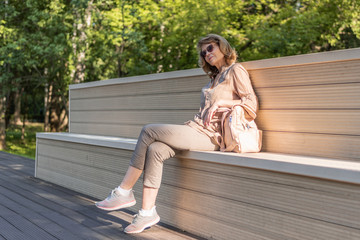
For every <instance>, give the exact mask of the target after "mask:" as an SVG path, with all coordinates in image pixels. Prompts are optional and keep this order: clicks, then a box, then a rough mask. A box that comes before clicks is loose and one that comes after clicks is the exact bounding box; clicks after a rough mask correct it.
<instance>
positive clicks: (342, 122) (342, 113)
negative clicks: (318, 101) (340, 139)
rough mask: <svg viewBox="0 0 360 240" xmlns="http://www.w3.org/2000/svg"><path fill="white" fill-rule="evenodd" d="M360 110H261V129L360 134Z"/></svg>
mask: <svg viewBox="0 0 360 240" xmlns="http://www.w3.org/2000/svg"><path fill="white" fill-rule="evenodd" d="M359 119H360V110H313V109H308V110H261V111H259V114H258V118H257V119H256V122H257V124H258V127H259V129H262V130H266V131H281V132H307V133H323V134H342V135H360V121H359Z"/></svg>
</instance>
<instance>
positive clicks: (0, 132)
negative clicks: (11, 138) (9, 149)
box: [0, 97, 6, 150]
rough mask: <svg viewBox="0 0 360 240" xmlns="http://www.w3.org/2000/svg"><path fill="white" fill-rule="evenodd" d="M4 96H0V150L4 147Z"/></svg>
mask: <svg viewBox="0 0 360 240" xmlns="http://www.w3.org/2000/svg"><path fill="white" fill-rule="evenodd" d="M5 109H6V97H1V98H0V150H4V149H6V141H5V137H6V124H5Z"/></svg>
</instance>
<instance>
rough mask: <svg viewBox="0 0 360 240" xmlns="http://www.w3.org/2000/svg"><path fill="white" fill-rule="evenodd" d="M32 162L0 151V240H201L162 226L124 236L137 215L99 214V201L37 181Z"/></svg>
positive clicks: (122, 212) (125, 212) (121, 212)
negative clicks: (125, 229) (96, 203)
mask: <svg viewBox="0 0 360 240" xmlns="http://www.w3.org/2000/svg"><path fill="white" fill-rule="evenodd" d="M34 164H35V162H34V161H33V160H31V159H27V158H23V157H19V156H15V155H11V154H8V153H5V152H0V240H1V239H9V240H10V239H11V240H12V239H20V240H28V239H36V240H41V239H66V240H71V239H166V240H168V239H171V240H173V239H175V240H176V239H200V238H198V237H196V236H193V235H190V234H186V233H184V232H181V231H178V230H176V229H172V228H170V227H168V226H166V225H164V224H161V223H160V224H159V225H156V226H154V227H152V228H150V229H147V230H145V231H144V232H143V233H140V234H136V235H127V234H124V233H123V232H122V230H123V227H126V226H127V225H128V224H129V222H130V221H131V219H132V215H133V214H134V213H131V212H128V211H113V212H104V211H102V210H99V209H97V208H96V207H95V206H94V202H95V201H96V200H97V199H93V198H91V197H88V196H84V195H82V194H79V193H77V192H74V191H71V190H68V189H65V188H63V187H60V186H57V185H54V184H51V183H48V182H45V181H42V180H39V179H36V178H34V177H33V176H34Z"/></svg>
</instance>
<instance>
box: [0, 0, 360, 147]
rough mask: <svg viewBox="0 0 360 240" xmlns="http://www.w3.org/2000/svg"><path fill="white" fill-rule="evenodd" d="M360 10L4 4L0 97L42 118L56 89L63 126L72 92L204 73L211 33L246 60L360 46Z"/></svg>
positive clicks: (351, 6) (262, 2) (344, 2)
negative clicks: (86, 85)
mask: <svg viewBox="0 0 360 240" xmlns="http://www.w3.org/2000/svg"><path fill="white" fill-rule="evenodd" d="M359 9H360V0H322V1H318V0H287V1H285V0H242V1H238V0H102V1H96V0H71V1H69V0H8V1H2V2H1V3H0V97H3V96H5V97H6V98H7V99H8V101H9V99H11V96H12V95H13V94H14V92H15V91H17V90H18V89H20V90H21V92H22V100H21V103H22V114H25V115H26V116H28V117H30V118H35V116H37V115H39V114H41V108H43V107H44V102H43V99H44V95H45V91H44V89H46V88H47V86H52V89H53V92H52V96H51V97H52V102H51V103H50V104H51V106H50V108H51V110H52V116H53V115H54V114H55V115H58V118H57V121H58V120H59V118H60V115H61V114H63V113H64V112H66V109H67V100H66V99H67V98H68V96H67V94H68V85H69V84H72V83H75V82H82V81H85V82H88V81H95V80H102V79H109V78H117V77H126V76H133V75H141V74H149V73H158V72H165V71H173V70H181V69H188V68H195V67H197V58H198V57H197V50H196V43H197V41H198V40H199V39H200V38H201V37H203V36H205V35H207V34H208V33H217V34H220V35H222V36H224V37H225V38H226V39H228V40H229V42H230V43H231V45H232V46H234V47H235V49H236V50H237V52H238V54H239V60H240V61H248V60H256V59H264V58H273V57H280V56H288V55H296V54H304V53H312V52H321V51H330V50H335V49H345V48H355V47H359V46H360V23H359V19H360V10H359ZM1 99H3V98H1ZM8 105H9V104H8ZM2 106H5V105H4V104H3V105H2ZM0 107H1V106H0ZM0 110H1V109H0ZM42 112H44V111H42ZM7 114H8V113H7ZM42 114H43V113H42ZM0 120H2V119H0ZM54 121H55V120H54ZM0 130H1V129H0ZM16 134H18V133H17V132H16V131H15V130H14V129H13V130H9V131H8V140H9V141H10V142H13V140H14V139H16V137H15V136H17V135H16ZM31 144H32V143H31ZM9 147H10V149H13V148H15V147H14V146H12V145H9Z"/></svg>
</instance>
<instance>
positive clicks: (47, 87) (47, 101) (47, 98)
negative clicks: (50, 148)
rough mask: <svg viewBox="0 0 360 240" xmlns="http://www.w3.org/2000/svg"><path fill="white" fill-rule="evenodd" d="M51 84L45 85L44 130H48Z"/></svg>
mask: <svg viewBox="0 0 360 240" xmlns="http://www.w3.org/2000/svg"><path fill="white" fill-rule="evenodd" d="M52 92H53V86H52V84H48V83H47V84H46V85H45V99H44V108H45V118H44V131H45V132H50V105H51V102H52Z"/></svg>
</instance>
